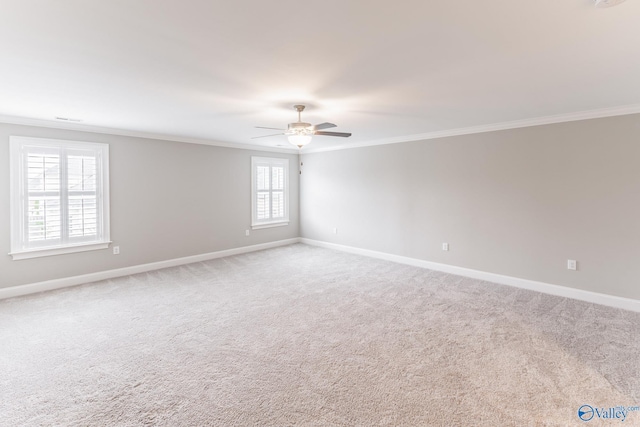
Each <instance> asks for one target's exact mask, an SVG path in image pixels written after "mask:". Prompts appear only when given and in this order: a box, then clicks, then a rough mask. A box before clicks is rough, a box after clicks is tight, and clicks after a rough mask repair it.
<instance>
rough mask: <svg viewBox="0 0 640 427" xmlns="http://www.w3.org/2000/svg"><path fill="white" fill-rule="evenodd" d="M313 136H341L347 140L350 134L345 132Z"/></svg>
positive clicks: (323, 133) (317, 133) (322, 133)
mask: <svg viewBox="0 0 640 427" xmlns="http://www.w3.org/2000/svg"><path fill="white" fill-rule="evenodd" d="M314 135H320V136H341V137H343V138H348V137H350V136H351V134H350V133H346V132H315V133H314Z"/></svg>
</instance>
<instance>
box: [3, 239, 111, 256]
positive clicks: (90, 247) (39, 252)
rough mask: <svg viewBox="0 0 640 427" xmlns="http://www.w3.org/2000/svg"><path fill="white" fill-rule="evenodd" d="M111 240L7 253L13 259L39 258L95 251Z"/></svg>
mask: <svg viewBox="0 0 640 427" xmlns="http://www.w3.org/2000/svg"><path fill="white" fill-rule="evenodd" d="M110 244H111V242H100V243H89V244H82V245H74V246H63V247H56V248H43V249H29V250H26V251H21V252H11V253H9V255H11V257H12V258H13V260H14V261H18V260H21V259H30V258H40V257H45V256H53V255H63V254H71V253H74V252H86V251H95V250H98V249H107V248H108V247H109V245H110Z"/></svg>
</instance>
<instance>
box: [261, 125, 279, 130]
mask: <svg viewBox="0 0 640 427" xmlns="http://www.w3.org/2000/svg"><path fill="white" fill-rule="evenodd" d="M256 129H271V130H286V129H280V128H266V127H264V126H256Z"/></svg>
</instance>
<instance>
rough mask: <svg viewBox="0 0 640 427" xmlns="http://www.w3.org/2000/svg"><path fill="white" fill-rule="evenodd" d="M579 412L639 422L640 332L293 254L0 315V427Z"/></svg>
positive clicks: (166, 275) (406, 275)
mask: <svg viewBox="0 0 640 427" xmlns="http://www.w3.org/2000/svg"><path fill="white" fill-rule="evenodd" d="M584 404H589V405H591V406H592V407H594V408H597V409H598V410H599V411H600V408H605V409H606V408H609V407H615V406H621V405H624V406H636V405H640V314H638V313H632V312H626V311H622V310H616V309H612V308H607V307H603V306H597V305H591V304H587V303H582V302H578V301H573V300H569V299H564V298H559V297H552V296H548V295H543V294H538V293H535V292H529V291H524V290H519V289H515V288H510V287H506V286H500V285H495V284H491V283H487V282H482V281H478V280H472V279H466V278H462V277H458V276H453V275H449V274H445V273H439V272H435V271H430V270H423V269H419V268H414V267H410V266H406V265H400V264H394V263H391V262H385V261H380V260H375V259H370V258H366V257H361V256H356V255H350V254H345V253H341V252H334V251H330V250H327V249H320V248H315V247H310V246H306V245H301V244H297V245H292V246H287V247H282V248H277V249H271V250H267V251H261V252H255V253H250V254H245V255H239V256H234V257H229V258H224V259H218V260H213V261H208V262H202V263H196V264H191V265H186V266H182V267H176V268H170V269H165V270H159V271H155V272H151V273H147V274H139V275H134V276H128V277H123V278H119V279H113V280H108V281H103V282H99V283H94V284H88V285H83V286H79V287H75V288H68V289H63V290H59V291H54V292H48V293H43V294H38V295H32V296H27V297H21V298H14V299H10V300H5V301H0V425H1V426H30V427H31V426H40V425H43V426H54V425H55V426H71V425H72V426H138V425H160V426H204V425H216V426H254V425H255V426H287V425H299V426H352V425H353V426H378V425H393V426H421V425H429V426H432V425H433V426H462V425H470V426H506V425H509V426H511V425H513V426H527V425H532V426H533V425H582V424H585V423H584V422H583V421H581V420H580V419H579V418H578V408H580V407H581V406H582V405H584ZM587 415H589V414H588V413H587ZM587 415H583V416H587ZM626 417H627V418H626V421H625V422H624V424H623V425H640V412H638V413H635V412H627V413H626ZM619 422H620V420H611V419H602V418H600V419H599V418H598V417H597V416H594V418H593V419H592V420H591V421H590V422H589V425H618V423H619Z"/></svg>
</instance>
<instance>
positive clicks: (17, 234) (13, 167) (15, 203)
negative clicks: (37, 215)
mask: <svg viewBox="0 0 640 427" xmlns="http://www.w3.org/2000/svg"><path fill="white" fill-rule="evenodd" d="M28 145H33V146H42V147H52V148H55V149H60V148H64V149H67V150H74V149H79V150H82V149H84V150H87V149H88V148H89V149H91V150H93V151H96V152H98V155H99V161H98V164H99V168H100V187H99V190H96V194H97V195H98V194H99V195H100V197H99V199H100V200H99V201H98V203H99V206H100V208H99V209H100V214H101V216H102V224H101V228H102V236H101V239H100V240H91V241H86V242H82V241H75V242H67V243H64V244H58V245H51V246H34V247H31V248H24V232H23V230H24V225H25V224H24V221H25V211H24V209H25V206H24V203H23V201H24V197H25V192H26V187H25V182H24V179H25V177H24V173H25V172H24V162H23V160H24V157H23V153H22V151H23V147H24V146H28ZM9 147H10V148H9V150H10V153H9V185H10V227H11V229H10V233H11V252H9V255H11V257H12V259H13V260H22V259H30V258H38V257H44V256H51V255H60V254H68V253H75V252H85V251H92V250H98V249H106V248H108V247H109V244H111V239H110V218H109V213H110V207H109V144H103V143H95V142H83V141H70V140H62V139H52V138H34V137H27V136H13V135H12V136H10V137H9Z"/></svg>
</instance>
